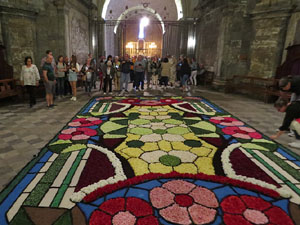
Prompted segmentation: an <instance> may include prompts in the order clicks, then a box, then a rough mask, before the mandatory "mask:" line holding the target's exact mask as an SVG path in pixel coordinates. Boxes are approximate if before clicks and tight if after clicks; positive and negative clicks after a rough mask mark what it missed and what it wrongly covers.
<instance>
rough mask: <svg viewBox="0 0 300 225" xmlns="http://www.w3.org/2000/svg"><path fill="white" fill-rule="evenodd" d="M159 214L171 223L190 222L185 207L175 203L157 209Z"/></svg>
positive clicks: (186, 223)
mask: <svg viewBox="0 0 300 225" xmlns="http://www.w3.org/2000/svg"><path fill="white" fill-rule="evenodd" d="M159 214H160V215H161V216H162V217H163V218H165V219H166V220H168V221H169V222H172V223H177V224H182V225H189V224H191V223H192V221H191V220H190V217H189V213H188V210H187V208H186V207H180V206H179V205H177V204H174V205H172V206H170V207H167V208H165V209H162V210H160V211H159Z"/></svg>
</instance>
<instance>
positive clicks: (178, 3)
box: [100, 0, 184, 20]
mask: <svg viewBox="0 0 300 225" xmlns="http://www.w3.org/2000/svg"><path fill="white" fill-rule="evenodd" d="M152 1H153V0H152ZM110 2H111V0H105V2H104V4H103V7H102V11H101V13H100V15H101V17H102V19H104V20H105V19H106V13H107V9H108V6H109V3H110ZM174 2H175V5H176V8H177V20H180V19H181V18H183V16H184V15H183V4H182V0H174Z"/></svg>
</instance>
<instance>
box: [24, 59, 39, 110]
mask: <svg viewBox="0 0 300 225" xmlns="http://www.w3.org/2000/svg"><path fill="white" fill-rule="evenodd" d="M20 80H21V85H22V86H25V87H26V89H27V92H28V94H29V105H30V108H32V106H33V105H35V104H36V97H35V93H36V87H37V86H39V80H40V74H39V71H38V68H37V67H36V65H34V64H32V58H31V57H30V56H27V57H26V58H25V65H24V66H22V71H21V78H20Z"/></svg>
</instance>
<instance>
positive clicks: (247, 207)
mask: <svg viewBox="0 0 300 225" xmlns="http://www.w3.org/2000/svg"><path fill="white" fill-rule="evenodd" d="M220 205H221V208H222V210H223V212H224V218H223V220H224V223H225V224H228V225H230V224H235V225H251V224H274V225H292V224H293V221H292V220H291V218H290V217H289V216H288V215H287V214H286V213H285V212H284V211H283V210H282V209H281V208H279V207H277V206H273V205H272V204H271V203H269V202H266V201H265V200H263V199H262V198H258V197H254V196H248V195H241V196H228V197H226V198H225V199H224V200H223V201H222V202H221V204H220Z"/></svg>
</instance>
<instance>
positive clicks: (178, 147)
mask: <svg viewBox="0 0 300 225" xmlns="http://www.w3.org/2000/svg"><path fill="white" fill-rule="evenodd" d="M172 147H173V149H174V150H180V151H189V150H190V149H191V147H189V146H187V145H185V144H184V143H183V142H180V141H174V142H172Z"/></svg>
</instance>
